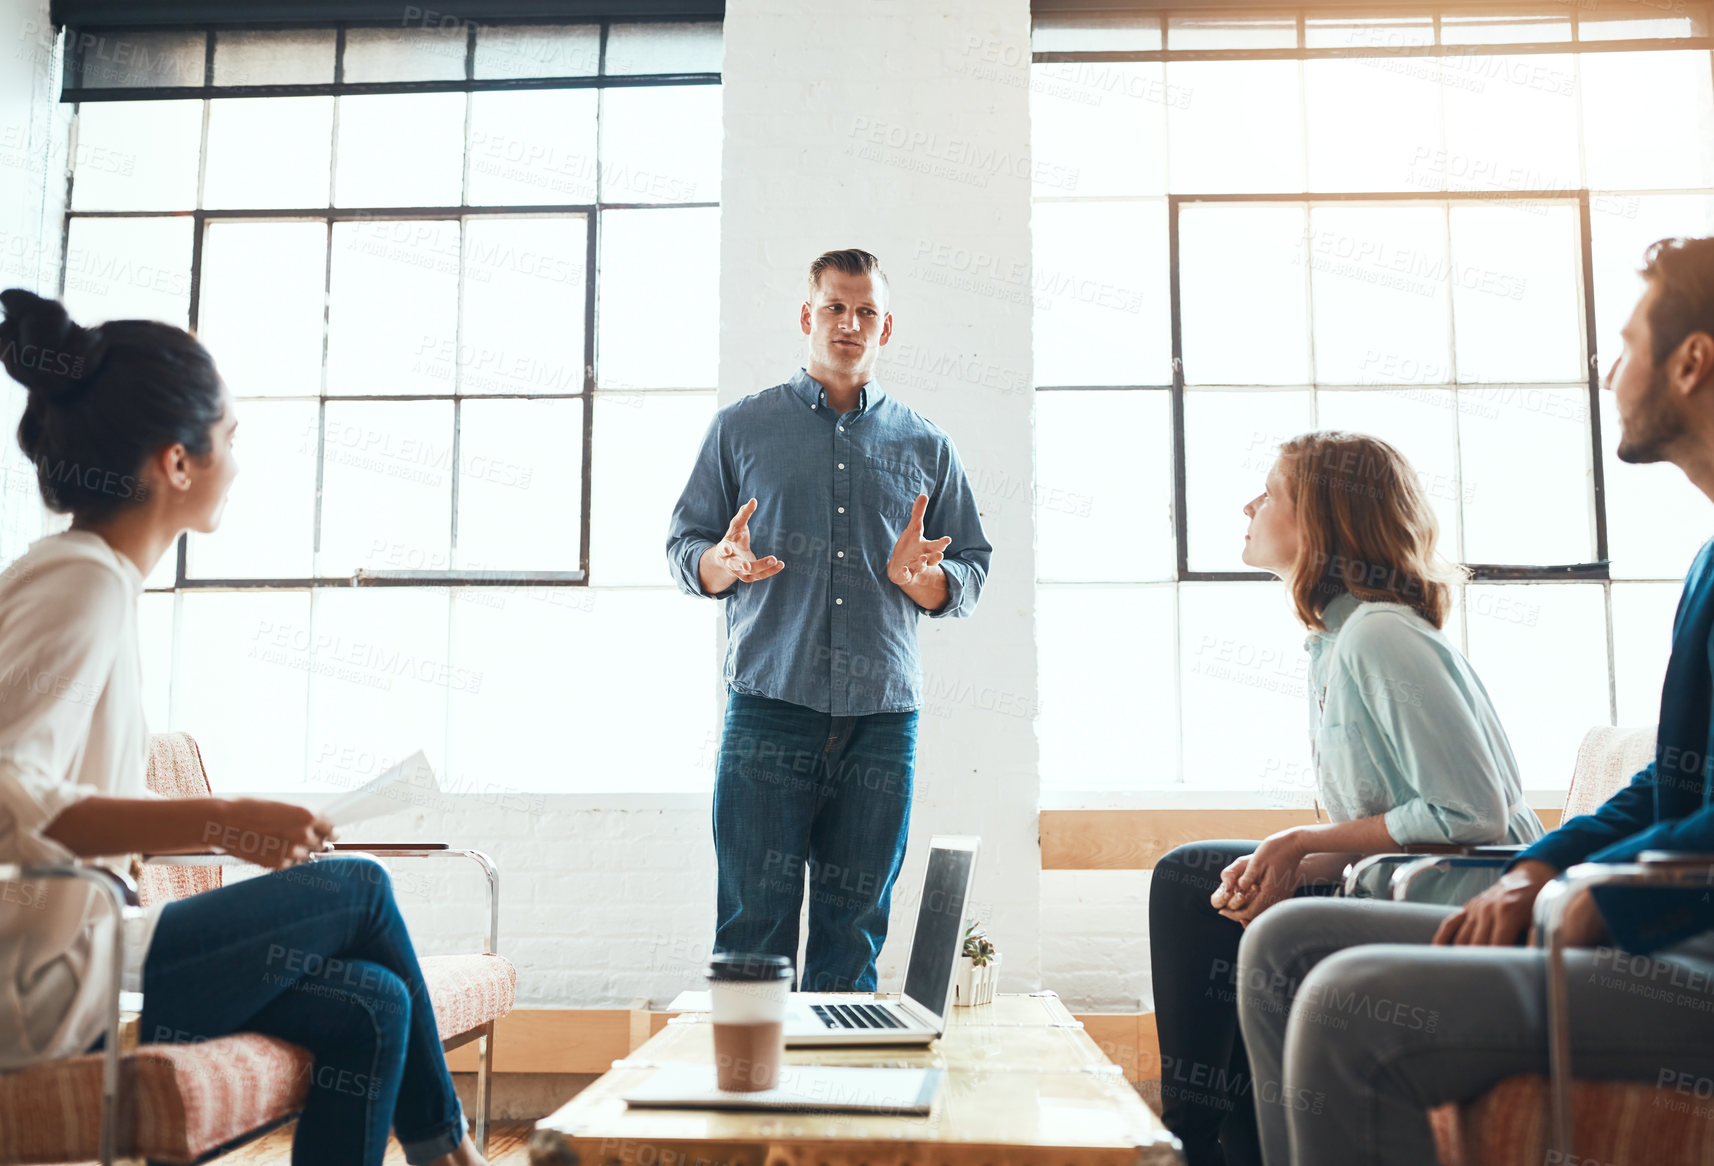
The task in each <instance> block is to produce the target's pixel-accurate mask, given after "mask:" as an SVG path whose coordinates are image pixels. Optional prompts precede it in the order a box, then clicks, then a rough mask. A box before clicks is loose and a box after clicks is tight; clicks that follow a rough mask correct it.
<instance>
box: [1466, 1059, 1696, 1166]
mask: <svg viewBox="0 0 1714 1166" xmlns="http://www.w3.org/2000/svg"><path fill="white" fill-rule="evenodd" d="M1707 1104H1708V1103H1707V1102H1704V1101H1700V1100H1698V1099H1697V1098H1696V1097H1695V1096H1693V1095H1692V1096H1686V1095H1682V1094H1678V1093H1675V1092H1673V1091H1672V1090H1670V1089H1662V1088H1658V1087H1657V1086H1655V1085H1653V1084H1651V1083H1636V1082H1625V1081H1578V1082H1576V1083H1575V1085H1574V1087H1573V1095H1572V1107H1571V1108H1572V1113H1573V1118H1574V1121H1575V1123H1576V1126H1575V1129H1574V1130H1573V1132H1572V1136H1573V1138H1575V1140H1576V1145H1575V1147H1574V1148H1575V1152H1576V1155H1577V1157H1576V1161H1578V1162H1590V1163H1599V1164H1600V1166H1700V1164H1702V1163H1706V1162H1714V1121H1711V1120H1710V1119H1709V1117H1708V1116H1706V1114H1705V1112H1704V1111H1705V1109H1706V1107H1707ZM1443 1108H1449V1107H1443ZM1435 1134H1436V1142H1437V1143H1438V1144H1439V1147H1440V1155H1441V1161H1442V1162H1444V1163H1446V1166H1525V1164H1528V1166H1541V1163H1543V1162H1549V1161H1555V1160H1557V1158H1558V1156H1557V1155H1553V1156H1550V1155H1549V1154H1548V1153H1547V1078H1546V1077H1541V1076H1519V1077H1508V1078H1506V1079H1505V1080H1504V1081H1501V1082H1500V1083H1499V1084H1498V1085H1496V1086H1494V1088H1492V1089H1490V1090H1489V1091H1488V1092H1487V1093H1486V1094H1485V1095H1483V1096H1482V1097H1481V1098H1480V1099H1479V1100H1477V1101H1474V1102H1471V1103H1469V1104H1467V1105H1465V1106H1463V1107H1462V1110H1461V1111H1460V1112H1459V1114H1458V1117H1457V1119H1456V1120H1455V1121H1454V1120H1450V1119H1449V1118H1443V1119H1442V1120H1441V1121H1437V1122H1436V1123H1435ZM1447 1136H1450V1137H1453V1138H1456V1139H1457V1141H1456V1143H1455V1144H1448V1143H1447V1142H1445V1141H1442V1140H1441V1139H1442V1138H1443V1137H1447ZM1566 1160H1567V1161H1570V1159H1566Z"/></svg>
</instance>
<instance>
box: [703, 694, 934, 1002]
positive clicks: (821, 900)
mask: <svg viewBox="0 0 1714 1166" xmlns="http://www.w3.org/2000/svg"><path fill="white" fill-rule="evenodd" d="M916 735H917V714H916V712H915V711H912V712H904V713H876V714H873V715H871V716H866V717H834V716H829V715H828V714H827V713H818V712H816V711H815V710H814V709H809V708H805V707H803V706H802V705H796V704H791V703H790V702H788V701H783V700H770V699H768V698H767V697H760V696H750V695H747V694H745V693H741V692H732V693H729V694H728V703H727V705H726V728H725V732H724V734H723V735H722V737H721V741H720V760H719V767H718V770H717V772H716V775H715V782H714V856H715V861H716V862H717V864H718V866H719V887H718V892H717V895H716V920H715V931H714V949H715V950H716V951H745V952H761V953H763V954H766V955H780V956H785V957H786V958H788V959H790V960H792V961H793V962H794V963H796V961H797V948H798V916H799V913H800V912H801V911H802V908H803V889H804V876H805V874H806V872H807V874H808V876H809V942H808V945H807V948H806V951H805V954H804V962H803V968H802V969H801V972H802V974H801V975H800V976H799V978H798V987H799V988H800V989H802V990H803V991H806V992H870V991H874V989H875V957H877V956H878V955H880V954H881V946H882V944H884V943H885V942H886V940H887V912H888V908H889V905H890V904H891V901H892V894H893V882H894V881H895V880H896V879H897V878H898V876H899V866H900V864H901V863H903V861H904V857H905V835H906V832H907V830H908V827H909V824H910V810H911V775H912V772H913V770H914V769H915V766H916Z"/></svg>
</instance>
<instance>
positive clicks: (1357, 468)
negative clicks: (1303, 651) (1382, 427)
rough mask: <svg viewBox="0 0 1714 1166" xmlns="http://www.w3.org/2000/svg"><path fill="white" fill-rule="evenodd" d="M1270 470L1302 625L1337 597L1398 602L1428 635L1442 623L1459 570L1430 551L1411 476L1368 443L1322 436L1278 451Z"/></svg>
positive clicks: (1394, 455) (1431, 521) (1355, 437)
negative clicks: (1278, 488)
mask: <svg viewBox="0 0 1714 1166" xmlns="http://www.w3.org/2000/svg"><path fill="white" fill-rule="evenodd" d="M1279 470H1280V474H1281V476H1282V477H1284V478H1285V480H1286V483H1287V486H1286V488H1287V490H1288V491H1289V492H1290V495H1291V502H1292V508H1293V509H1294V510H1295V511H1296V512H1297V527H1298V538H1297V559H1296V561H1295V562H1294V563H1293V564H1292V574H1291V583H1290V586H1289V590H1290V592H1291V599H1292V604H1293V606H1294V607H1295V608H1296V609H1297V615H1298V618H1299V619H1300V620H1302V621H1303V623H1304V626H1305V627H1308V628H1311V629H1314V630H1324V629H1325V628H1326V626H1327V625H1326V624H1325V623H1324V622H1323V621H1322V618H1321V615H1322V612H1324V611H1326V610H1327V605H1328V604H1330V603H1332V602H1333V601H1334V600H1335V599H1337V598H1338V597H1339V596H1340V595H1342V594H1344V593H1345V592H1350V593H1351V594H1352V595H1354V596H1356V597H1357V598H1358V599H1360V600H1364V601H1366V602H1380V603H1402V604H1404V605H1405V606H1406V607H1409V608H1411V609H1412V610H1413V611H1415V612H1416V613H1417V614H1418V615H1420V616H1422V617H1423V618H1424V619H1426V620H1427V621H1428V622H1429V623H1431V624H1433V625H1434V626H1435V627H1437V628H1438V627H1441V626H1442V625H1443V624H1445V622H1446V613H1447V610H1448V609H1449V608H1450V606H1451V603H1452V584H1453V583H1455V582H1461V581H1462V580H1463V579H1465V578H1467V577H1468V572H1466V571H1465V570H1464V568H1462V567H1459V566H1456V565H1454V564H1451V563H1448V562H1446V561H1445V560H1443V559H1441V558H1440V556H1439V554H1438V553H1437V552H1436V550H1435V541H1436V539H1437V538H1438V536H1439V532H1440V524H1439V523H1438V522H1437V521H1436V519H1435V516H1434V508H1433V507H1431V506H1430V505H1429V504H1428V500H1427V498H1425V497H1424V496H1423V492H1422V488H1421V486H1419V485H1418V483H1417V476H1416V471H1415V470H1413V469H1412V468H1411V464H1410V462H1408V461H1406V460H1405V457H1404V455H1403V454H1401V453H1400V452H1399V451H1398V450H1396V449H1394V448H1393V447H1392V446H1390V445H1388V444H1387V443H1386V442H1384V441H1382V440H1381V439H1380V438H1378V437H1370V436H1368V435H1367V434H1362V433H1345V432H1341V431H1339V430H1331V429H1324V430H1320V431H1318V432H1315V433H1305V434H1301V435H1300V436H1298V437H1294V438H1292V439H1291V440H1290V441H1288V442H1286V443H1285V444H1284V445H1282V446H1280V461H1279Z"/></svg>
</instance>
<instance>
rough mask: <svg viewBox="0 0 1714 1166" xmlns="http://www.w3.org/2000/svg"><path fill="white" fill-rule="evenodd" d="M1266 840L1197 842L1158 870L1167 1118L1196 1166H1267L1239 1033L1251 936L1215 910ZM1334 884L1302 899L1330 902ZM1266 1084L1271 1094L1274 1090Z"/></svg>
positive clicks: (1154, 888)
mask: <svg viewBox="0 0 1714 1166" xmlns="http://www.w3.org/2000/svg"><path fill="white" fill-rule="evenodd" d="M1259 845H1260V843H1258V842H1244V841H1237V840H1219V841H1209V842H1192V843H1190V844H1188V845H1186V846H1180V847H1179V848H1178V849H1176V850H1174V851H1172V852H1170V853H1168V854H1167V855H1166V856H1165V857H1163V858H1162V859H1161V860H1160V861H1159V862H1158V863H1156V864H1155V871H1154V877H1153V878H1152V879H1150V881H1149V951H1150V954H1151V959H1152V962H1153V965H1154V996H1155V1027H1156V1029H1157V1031H1158V1033H1159V1035H1160V1047H1161V1120H1162V1121H1164V1122H1165V1123H1166V1126H1167V1128H1168V1129H1170V1130H1171V1131H1172V1132H1173V1133H1174V1134H1176V1135H1178V1139H1179V1141H1181V1142H1183V1143H1184V1153H1185V1162H1186V1163H1187V1166H1222V1164H1224V1166H1261V1163H1262V1149H1261V1143H1260V1141H1259V1140H1258V1136H1257V1133H1256V1108H1255V1103H1254V1096H1255V1091H1254V1090H1253V1089H1252V1087H1251V1086H1252V1082H1251V1080H1250V1062H1249V1058H1248V1056H1247V1055H1246V1054H1245V1052H1244V1039H1243V1037H1242V1036H1240V1035H1239V1033H1238V996H1237V974H1238V941H1239V940H1240V939H1242V938H1243V935H1244V928H1243V927H1242V926H1241V925H1240V924H1237V923H1234V922H1233V921H1232V920H1230V919H1227V918H1224V917H1223V916H1221V914H1220V913H1219V912H1218V911H1216V910H1215V909H1214V908H1213V907H1212V906H1211V905H1210V904H1209V902H1208V896H1210V895H1212V894H1213V893H1214V889H1215V888H1216V887H1218V886H1219V885H1220V872H1221V871H1222V870H1224V869H1225V868H1226V867H1227V866H1228V865H1230V864H1231V862H1232V861H1233V860H1234V859H1236V858H1239V857H1241V856H1243V855H1246V854H1252V853H1254V852H1255V849H1256V847H1257V846H1259ZM1333 890H1334V888H1333V887H1331V886H1326V887H1304V888H1301V889H1300V890H1299V891H1298V892H1297V893H1298V894H1299V895H1312V894H1330V893H1332V891H1333ZM1268 1088H1269V1087H1268V1085H1267V1083H1265V1082H1264V1083H1263V1093H1264V1095H1265V1094H1266V1093H1267V1091H1268Z"/></svg>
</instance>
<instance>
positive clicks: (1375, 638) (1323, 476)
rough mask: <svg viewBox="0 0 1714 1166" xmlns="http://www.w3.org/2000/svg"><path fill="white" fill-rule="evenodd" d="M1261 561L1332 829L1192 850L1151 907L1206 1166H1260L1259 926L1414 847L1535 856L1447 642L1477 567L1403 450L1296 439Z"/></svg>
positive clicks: (1255, 561)
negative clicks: (1249, 1023)
mask: <svg viewBox="0 0 1714 1166" xmlns="http://www.w3.org/2000/svg"><path fill="white" fill-rule="evenodd" d="M1244 513H1245V514H1246V515H1248V516H1249V519H1250V528H1249V533H1248V534H1247V535H1246V536H1245V540H1244V562H1245V563H1247V564H1249V565H1250V566H1252V567H1259V568H1261V569H1263V570H1266V571H1271V572H1273V573H1274V574H1275V575H1278V576H1279V577H1280V578H1281V579H1282V580H1284V581H1285V584H1286V593H1287V595H1288V596H1289V597H1290V599H1291V604H1292V608H1293V612H1294V614H1295V616H1296V618H1297V619H1298V620H1299V621H1300V622H1301V623H1302V624H1303V625H1304V627H1306V628H1308V629H1309V633H1310V635H1309V639H1308V641H1307V644H1306V646H1307V648H1308V651H1309V687H1310V710H1309V711H1310V724H1311V726H1312V729H1311V745H1312V751H1313V755H1314V758H1315V768H1316V785H1317V789H1318V791H1319V801H1320V804H1321V806H1323V807H1324V808H1325V809H1326V811H1327V814H1328V817H1330V818H1331V819H1332V820H1331V821H1329V822H1325V823H1319V824H1317V825H1314V826H1295V827H1293V828H1291V829H1289V830H1282V831H1280V832H1279V833H1277V834H1274V835H1272V836H1270V837H1268V838H1265V839H1263V840H1262V841H1261V842H1243V841H1208V842H1195V843H1191V844H1189V845H1187V846H1181V847H1179V848H1178V849H1176V850H1174V851H1172V852H1171V853H1170V854H1168V855H1166V856H1165V857H1164V858H1163V859H1162V860H1161V861H1160V862H1159V863H1158V864H1157V865H1156V867H1155V872H1154V877H1153V879H1152V881H1151V883H1150V891H1149V946H1150V949H1151V951H1152V953H1153V965H1154V999H1155V1015H1156V1018H1157V1024H1158V1027H1159V1032H1160V1047H1161V1101H1162V1116H1163V1118H1164V1119H1165V1121H1166V1124H1167V1125H1168V1126H1169V1127H1171V1129H1172V1130H1173V1132H1174V1133H1176V1134H1177V1135H1178V1136H1179V1138H1180V1140H1181V1141H1183V1143H1184V1145H1185V1150H1186V1154H1187V1160H1188V1162H1189V1164H1190V1166H1206V1164H1211V1163H1230V1164H1233V1166H1237V1164H1245V1166H1248V1164H1250V1163H1257V1164H1259V1163H1260V1162H1261V1160H1262V1159H1261V1151H1260V1149H1259V1147H1258V1145H1257V1140H1256V1111H1255V1106H1257V1105H1269V1104H1275V1105H1277V1104H1282V1101H1283V1099H1282V1098H1281V1096H1280V1089H1279V1083H1278V1082H1267V1081H1252V1080H1251V1076H1250V1071H1249V1064H1248V1060H1247V1058H1246V1056H1245V1053H1244V1047H1243V1041H1242V1040H1241V1039H1240V1037H1239V1034H1238V1018H1237V1010H1236V993H1235V987H1236V985H1235V981H1234V974H1235V970H1236V968H1237V963H1238V941H1239V939H1240V938H1241V937H1242V935H1243V929H1244V927H1245V926H1247V925H1248V924H1249V922H1250V921H1251V920H1253V919H1255V918H1256V916H1257V915H1258V914H1260V913H1261V912H1262V911H1265V910H1266V909H1267V908H1268V907H1270V906H1272V905H1273V904H1274V903H1277V902H1280V901H1281V900H1282V899H1287V898H1290V897H1292V896H1294V895H1309V894H1327V893H1331V891H1332V890H1333V889H1334V888H1335V886H1336V885H1337V881H1336V880H1337V878H1338V875H1339V872H1340V871H1341V870H1342V869H1343V867H1344V866H1345V864H1346V863H1347V862H1349V861H1350V860H1351V859H1352V858H1353V857H1356V856H1359V855H1364V854H1375V853H1379V852H1385V851H1395V850H1397V849H1399V848H1400V847H1401V846H1405V845H1408V844H1411V843H1482V842H1531V841H1534V840H1535V839H1536V838H1539V837H1540V836H1541V833H1542V827H1541V822H1540V821H1539V820H1538V819H1537V818H1536V816H1535V812H1534V811H1533V810H1531V809H1530V808H1529V807H1528V806H1526V805H1525V804H1524V797H1523V785H1522V782H1521V781H1520V779H1519V777H1518V768H1517V762H1516V761H1515V760H1514V759H1513V757H1512V750H1511V746H1510V745H1509V744H1508V743H1507V741H1506V733H1505V730H1504V729H1503V728H1502V727H1501V726H1500V720H1499V717H1497V716H1496V715H1495V713H1494V708H1493V705H1492V704H1491V703H1490V702H1489V700H1488V694H1487V691H1486V690H1485V689H1483V687H1482V682H1481V681H1480V680H1479V679H1477V677H1476V673H1475V671H1474V670H1473V669H1472V668H1471V667H1470V662H1469V661H1468V660H1466V659H1465V658H1464V656H1463V654H1462V653H1461V652H1459V650H1458V648H1457V647H1456V646H1455V645H1454V644H1453V643H1452V642H1451V641H1450V640H1448V639H1447V638H1446V636H1445V635H1443V634H1442V633H1441V627H1442V625H1443V624H1444V623H1445V621H1446V614H1447V610H1448V609H1449V608H1450V606H1451V600H1452V595H1451V587H1450V584H1451V583H1452V582H1454V581H1455V580H1457V579H1458V578H1459V576H1460V569H1459V568H1457V567H1454V566H1452V565H1450V564H1447V563H1445V562H1443V561H1442V560H1440V559H1439V558H1438V556H1437V555H1436V553H1435V538H1436V533H1437V531H1436V523H1435V519H1434V512H1433V510H1432V509H1430V507H1429V505H1428V502H1427V500H1426V499H1425V498H1424V497H1423V494H1422V491H1421V489H1420V488H1419V486H1418V484H1417V476H1416V472H1415V471H1414V470H1413V469H1412V468H1411V466H1410V463H1409V462H1407V461H1406V460H1405V459H1404V457H1403V456H1402V455H1400V454H1399V452H1398V451H1397V450H1395V449H1394V448H1393V447H1392V446H1390V445H1388V444H1387V443H1386V442H1384V441H1381V440H1380V439H1378V438H1374V437H1367V436H1364V435H1362V434H1354V433H1341V432H1335V431H1323V432H1318V433H1307V434H1304V435H1302V436H1300V437H1295V438H1293V439H1292V440H1290V441H1288V442H1286V443H1285V444H1284V445H1283V446H1281V448H1280V454H1279V459H1278V460H1277V461H1276V462H1275V464H1274V466H1273V468H1272V469H1271V470H1270V471H1269V472H1268V476H1267V482H1266V485H1265V486H1264V488H1263V490H1262V493H1261V494H1260V495H1258V496H1257V497H1256V498H1254V499H1253V500H1251V501H1250V503H1249V504H1248V505H1246V506H1245V507H1244Z"/></svg>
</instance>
